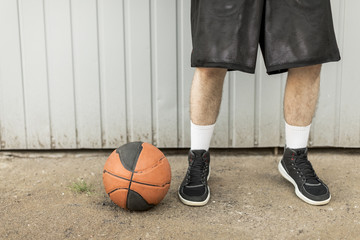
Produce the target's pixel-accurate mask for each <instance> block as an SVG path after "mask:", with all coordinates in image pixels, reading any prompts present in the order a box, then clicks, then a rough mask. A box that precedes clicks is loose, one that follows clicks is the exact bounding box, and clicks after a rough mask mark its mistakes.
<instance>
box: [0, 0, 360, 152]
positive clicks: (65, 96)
mask: <svg viewBox="0 0 360 240" xmlns="http://www.w3.org/2000/svg"><path fill="white" fill-rule="evenodd" d="M332 8H333V16H334V23H335V30H336V34H337V38H338V44H339V48H340V50H341V55H342V58H343V60H342V61H341V62H339V63H329V64H326V65H324V67H323V72H322V85H321V94H320V100H319V106H318V111H317V113H316V118H315V119H314V123H313V126H312V131H311V139H310V143H311V145H313V146H338V147H360V97H359V91H360V79H359V78H360V77H359V74H358V73H357V72H358V71H357V67H358V65H359V64H358V56H359V54H360V45H359V44H358V43H359V42H360V32H359V31H358V26H357V23H358V22H359V21H360V15H359V14H358V9H360V2H359V1H357V0H333V1H332ZM0 30H1V31H0V33H1V36H0V141H1V149H51V148H53V149H69V148H115V147H117V146H119V145H122V144H124V143H126V142H129V141H136V140H142V141H146V142H151V143H153V144H155V145H157V146H158V147H188V146H189V145H190V132H189V128H190V120H189V106H188V103H189V90H190V84H191V80H192V76H193V72H194V69H192V68H190V53H191V50H192V45H191V35H190V1H184V0H123V1H120V0H72V1H57V0H17V1H16V0H0ZM264 70H265V69H264V65H263V60H262V58H261V57H260V55H259V57H258V65H257V70H256V74H255V75H250V74H245V73H241V72H231V73H228V74H227V76H226V81H225V86H224V95H223V102H222V106H221V112H220V116H219V119H218V122H217V126H216V129H215V133H214V137H213V140H212V146H214V147H268V146H282V144H283V143H284V131H283V129H284V126H283V125H284V123H283V121H282V119H283V118H282V96H283V91H284V85H285V80H286V74H282V75H278V76H267V75H266V73H265V71H264Z"/></svg>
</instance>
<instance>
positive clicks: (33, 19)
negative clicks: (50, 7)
mask: <svg viewBox="0 0 360 240" xmlns="http://www.w3.org/2000/svg"><path fill="white" fill-rule="evenodd" d="M19 10H20V11H19V12H20V36H21V50H22V65H23V83H24V97H25V109H26V111H25V117H26V129H27V133H26V134H27V143H28V144H27V147H28V148H29V149H36V148H50V138H51V132H50V114H49V95H48V81H47V80H48V76H47V59H46V42H45V31H44V30H45V25H44V8H43V1H41V0H21V1H19Z"/></svg>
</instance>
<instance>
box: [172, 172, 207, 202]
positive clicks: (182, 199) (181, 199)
mask: <svg viewBox="0 0 360 240" xmlns="http://www.w3.org/2000/svg"><path fill="white" fill-rule="evenodd" d="M210 170H211V168H210V166H209V175H208V177H207V180H209V178H210ZM207 188H208V193H209V194H208V196H207V198H206V199H205V200H204V201H202V202H194V201H189V200H186V199H184V198H183V197H182V196H181V195H180V187H179V189H178V195H179V198H180V201H181V202H182V203H183V204H185V205H188V206H193V207H201V206H204V205H206V204H207V203H208V202H209V200H210V188H209V186H207Z"/></svg>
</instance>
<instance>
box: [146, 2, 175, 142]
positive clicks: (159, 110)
mask: <svg viewBox="0 0 360 240" xmlns="http://www.w3.org/2000/svg"><path fill="white" fill-rule="evenodd" d="M176 23H177V22H176V0H157V1H151V43H152V44H151V53H152V58H151V66H152V69H151V72H152V89H153V91H152V101H153V110H152V111H153V119H152V122H153V144H155V145H159V146H164V147H177V145H178V135H177V125H178V121H177V120H178V119H177V109H176V105H177V94H176V93H177V92H176V91H177V81H176V80H177V59H176V50H177V31H176Z"/></svg>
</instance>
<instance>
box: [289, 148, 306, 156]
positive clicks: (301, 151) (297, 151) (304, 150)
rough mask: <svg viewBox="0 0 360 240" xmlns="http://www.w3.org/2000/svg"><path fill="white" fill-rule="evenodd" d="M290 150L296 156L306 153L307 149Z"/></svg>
mask: <svg viewBox="0 0 360 240" xmlns="http://www.w3.org/2000/svg"><path fill="white" fill-rule="evenodd" d="M290 150H291V151H293V152H294V153H296V155H300V154H305V153H307V148H294V149H292V148H290Z"/></svg>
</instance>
